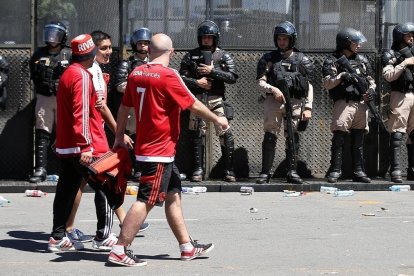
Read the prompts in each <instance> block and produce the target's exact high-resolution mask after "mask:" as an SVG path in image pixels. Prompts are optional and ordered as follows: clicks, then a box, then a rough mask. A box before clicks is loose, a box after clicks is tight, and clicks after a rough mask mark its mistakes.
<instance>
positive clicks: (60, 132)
mask: <svg viewBox="0 0 414 276" xmlns="http://www.w3.org/2000/svg"><path fill="white" fill-rule="evenodd" d="M56 100H57V122H56V152H57V153H58V154H59V155H61V156H72V155H79V154H80V153H82V152H87V151H91V150H92V151H93V156H94V157H99V156H101V155H102V154H103V153H105V152H107V151H108V150H109V147H108V142H107V140H106V136H105V131H104V129H103V126H102V116H101V114H100V113H99V111H98V110H96V108H95V102H96V93H95V90H94V88H93V85H92V75H91V74H90V73H89V72H88V71H87V70H86V69H85V68H84V67H83V66H82V65H80V64H79V63H74V64H72V65H70V66H69V67H68V68H67V69H66V70H65V72H64V73H63V75H62V77H61V78H60V80H59V86H58V92H57V99H56Z"/></svg>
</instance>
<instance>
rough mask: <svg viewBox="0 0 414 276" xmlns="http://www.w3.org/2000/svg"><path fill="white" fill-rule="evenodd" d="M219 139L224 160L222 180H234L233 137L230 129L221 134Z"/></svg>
mask: <svg viewBox="0 0 414 276" xmlns="http://www.w3.org/2000/svg"><path fill="white" fill-rule="evenodd" d="M220 141H221V142H222V143H223V145H222V146H221V153H222V156H223V161H224V181H226V182H235V181H236V177H235V174H234V172H233V152H234V139H233V134H232V133H231V131H230V130H227V131H226V133H224V135H223V136H220Z"/></svg>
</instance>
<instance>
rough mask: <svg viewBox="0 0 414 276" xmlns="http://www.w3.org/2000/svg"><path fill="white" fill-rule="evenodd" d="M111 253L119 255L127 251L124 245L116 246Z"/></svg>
mask: <svg viewBox="0 0 414 276" xmlns="http://www.w3.org/2000/svg"><path fill="white" fill-rule="evenodd" d="M111 251H112V252H114V253H115V254H117V255H121V254H125V250H124V246H123V245H117V244H115V245H114V246H112V249H111Z"/></svg>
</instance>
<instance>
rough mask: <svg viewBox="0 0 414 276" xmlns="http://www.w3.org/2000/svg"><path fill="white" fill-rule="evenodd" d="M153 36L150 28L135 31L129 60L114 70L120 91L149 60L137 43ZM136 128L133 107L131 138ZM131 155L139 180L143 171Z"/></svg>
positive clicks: (131, 153)
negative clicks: (132, 75) (132, 73)
mask: <svg viewBox="0 0 414 276" xmlns="http://www.w3.org/2000/svg"><path fill="white" fill-rule="evenodd" d="M151 37H152V32H151V31H150V30H149V29H148V28H139V29H137V30H135V31H134V33H133V34H132V36H131V40H130V44H131V49H132V52H133V54H132V55H131V56H130V57H129V58H128V59H127V60H123V61H121V62H120V63H119V64H118V66H117V68H116V70H115V72H114V78H115V83H114V84H115V88H116V90H117V91H118V92H119V93H122V94H123V93H124V92H125V87H126V83H127V79H128V75H129V74H130V73H131V72H132V71H133V70H134V69H135V67H138V66H140V65H142V64H145V63H147V62H148V51H146V50H143V49H140V50H139V49H138V48H137V43H139V42H141V41H145V42H148V44H149V42H150V40H151ZM118 108H119V104H118V105H117V106H116V108H115V112H117V110H118ZM135 128H136V124H135V110H133V109H131V110H130V113H129V116H128V121H127V126H126V131H127V134H128V135H130V136H131V139H133V140H135V132H136V130H135ZM130 155H131V159H132V164H133V167H134V172H133V175H134V180H135V181H139V177H140V175H141V173H140V168H139V165H138V162H136V160H135V153H134V151H133V150H131V151H130Z"/></svg>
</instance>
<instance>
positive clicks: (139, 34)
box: [130, 28, 152, 52]
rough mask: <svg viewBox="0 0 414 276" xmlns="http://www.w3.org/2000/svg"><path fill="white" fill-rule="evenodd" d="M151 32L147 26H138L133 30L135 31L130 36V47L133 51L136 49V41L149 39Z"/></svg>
mask: <svg viewBox="0 0 414 276" xmlns="http://www.w3.org/2000/svg"><path fill="white" fill-rule="evenodd" d="M151 37H152V32H151V30H150V29H148V28H140V29H138V30H135V32H134V33H133V34H132V36H131V40H130V43H131V48H132V50H133V51H134V52H136V51H137V43H138V41H148V42H150V41H151Z"/></svg>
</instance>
